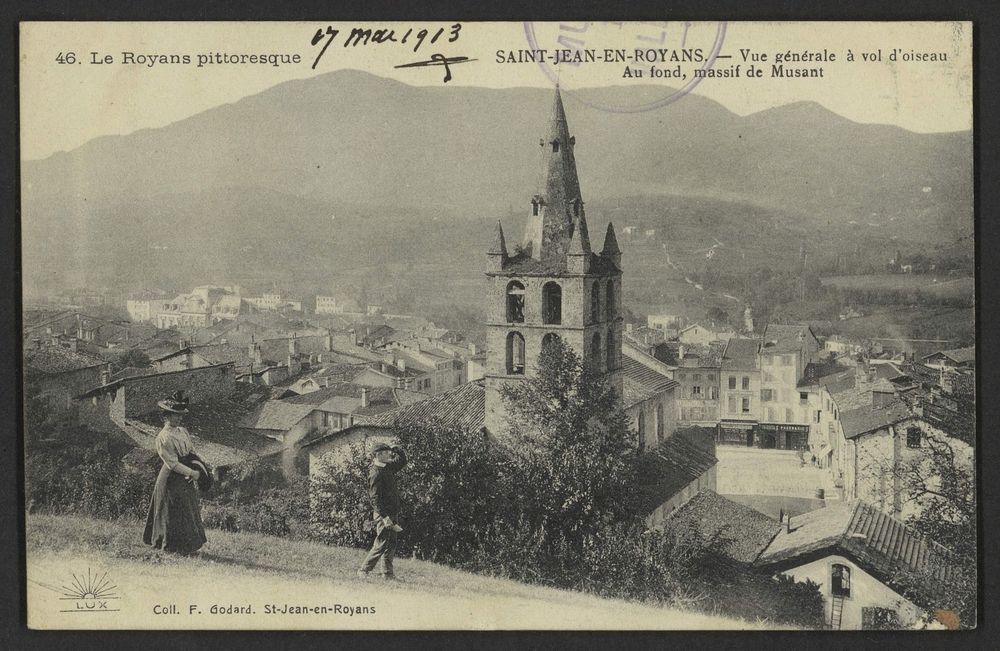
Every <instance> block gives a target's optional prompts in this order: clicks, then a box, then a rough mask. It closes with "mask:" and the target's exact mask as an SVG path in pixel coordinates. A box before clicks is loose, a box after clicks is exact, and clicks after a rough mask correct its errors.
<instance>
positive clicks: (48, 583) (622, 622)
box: [26, 515, 761, 630]
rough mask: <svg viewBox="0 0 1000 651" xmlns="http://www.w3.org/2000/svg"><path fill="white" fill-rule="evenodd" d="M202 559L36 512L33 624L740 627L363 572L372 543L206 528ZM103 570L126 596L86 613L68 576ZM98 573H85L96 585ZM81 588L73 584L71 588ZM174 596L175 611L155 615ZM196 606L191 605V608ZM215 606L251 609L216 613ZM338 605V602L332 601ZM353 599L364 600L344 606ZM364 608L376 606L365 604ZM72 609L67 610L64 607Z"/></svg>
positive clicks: (510, 584) (496, 586)
mask: <svg viewBox="0 0 1000 651" xmlns="http://www.w3.org/2000/svg"><path fill="white" fill-rule="evenodd" d="M208 536H209V544H208V545H207V546H206V547H205V549H204V550H203V552H202V553H201V554H200V555H199V556H198V557H195V558H179V557H176V556H170V555H164V554H161V553H159V552H156V551H153V550H151V549H149V548H147V547H145V546H144V545H142V543H141V542H140V537H141V526H140V524H139V523H136V522H106V521H97V520H92V519H87V518H81V517H72V516H47V515H30V516H28V518H27V535H26V538H27V541H28V549H27V559H28V562H27V576H28V604H29V619H28V623H29V626H31V627H32V628H81V629H96V628H104V629H106V628H137V627H139V628H142V627H155V628H172V629H209V628H220V627H229V628H244V629H281V628H284V629H287V628H292V629H338V630H340V629H433V628H450V629H455V628H460V629H487V630H489V629H738V628H761V625H760V624H759V623H753V624H751V623H747V622H741V621H738V620H734V619H729V618H725V617H716V616H710V615H702V614H695V613H690V612H686V611H683V610H676V609H668V608H655V607H651V606H642V605H637V604H632V603H627V602H624V601H616V600H608V599H599V598H597V597H593V596H590V595H585V594H582V593H575V592H569V591H564V590H554V589H549V588H541V587H536V586H530V585H525V584H521V583H517V582H514V581H508V580H503V579H492V578H487V577H482V576H477V575H473V574H468V573H465V572H460V571H457V570H453V569H450V568H448V567H445V566H442V565H436V564H434V563H429V562H424V561H416V560H412V559H400V560H398V561H397V565H396V571H397V573H398V574H399V575H400V577H401V578H402V579H403V580H402V581H400V582H398V583H390V584H387V583H383V582H381V581H378V580H376V579H368V580H363V579H359V578H357V577H356V576H355V575H354V570H355V568H356V567H357V564H358V563H359V562H360V560H361V558H362V555H363V553H362V552H361V551H359V550H355V549H345V548H339V547H327V546H324V545H318V544H314V543H305V542H297V541H288V540H284V539H280V538H274V537H269V536H262V535H256V534H233V533H226V532H222V531H209V534H208ZM88 571H89V572H90V574H91V576H94V575H95V574H96V573H100V575H101V576H104V574H105V573H107V577H108V578H110V579H111V580H112V581H113V584H114V589H113V590H112V592H113V593H114V595H115V596H117V597H119V598H118V599H109V600H106V603H107V604H109V610H110V609H114V608H117V609H119V610H118V612H104V613H102V612H79V611H78V610H77V609H76V608H75V606H76V604H77V603H85V602H83V601H79V600H74V599H72V598H70V599H65V598H63V597H64V593H66V592H67V590H66V589H64V586H73V585H75V583H74V575H75V576H76V577H77V579H78V580H80V578H81V577H84V576H85V575H87V573H88ZM88 581H89V582H91V583H93V582H95V581H96V580H88V579H82V580H80V582H81V583H82V584H83V585H84V586H86V585H87V583H88ZM73 590H74V588H72V587H70V589H69V592H72V591H73ZM171 604H173V605H176V606H177V611H178V614H166V615H157V614H154V612H153V611H154V606H160V607H164V606H169V605H171ZM192 605H193V606H194V607H195V613H194V614H188V613H189V607H190V606H192ZM212 605H223V606H228V605H236V606H249V608H250V609H252V610H253V612H252V613H242V614H215V615H213V614H212V613H211V606H212ZM269 605H273V606H274V608H272V609H271V610H275V609H278V610H280V609H281V608H282V607H283V606H285V605H288V606H308V607H315V606H326V607H327V608H328V611H327V612H326V613H320V614H317V613H309V614H305V613H301V614H299V613H280V614H270V613H269V612H268V606H269ZM337 605H340V606H341V609H340V610H341V612H334V610H335V606H337ZM344 606H348V607H353V608H355V614H353V615H351V614H347V613H345V612H343V611H344V608H343V607H344ZM359 606H362V607H364V606H367V607H368V608H369V609H373V610H374V612H372V611H371V610H369V612H367V613H365V612H359V611H358V610H357V608H358V607H359ZM63 610H67V611H69V612H60V611H63Z"/></svg>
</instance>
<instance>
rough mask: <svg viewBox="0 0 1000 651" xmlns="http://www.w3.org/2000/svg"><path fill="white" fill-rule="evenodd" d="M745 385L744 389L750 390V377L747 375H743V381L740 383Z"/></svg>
mask: <svg viewBox="0 0 1000 651" xmlns="http://www.w3.org/2000/svg"><path fill="white" fill-rule="evenodd" d="M740 386H742V387H743V390H744V391H749V390H750V378H749V377H748V376H746V375H744V376H743V383H742V384H741V385H740Z"/></svg>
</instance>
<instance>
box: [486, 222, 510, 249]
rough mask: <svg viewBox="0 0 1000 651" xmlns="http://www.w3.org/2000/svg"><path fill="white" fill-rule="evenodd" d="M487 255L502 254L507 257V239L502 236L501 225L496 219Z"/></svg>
mask: <svg viewBox="0 0 1000 651" xmlns="http://www.w3.org/2000/svg"><path fill="white" fill-rule="evenodd" d="M487 255H502V256H503V257H505V258H506V257H507V240H505V239H504V236H503V225H502V224H501V223H500V220H499V219H498V220H497V229H496V230H495V231H494V232H493V246H491V247H490V250H489V252H488V253H487Z"/></svg>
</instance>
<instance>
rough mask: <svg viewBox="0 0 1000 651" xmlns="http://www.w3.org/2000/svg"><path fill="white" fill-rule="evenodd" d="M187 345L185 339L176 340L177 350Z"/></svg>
mask: <svg viewBox="0 0 1000 651" xmlns="http://www.w3.org/2000/svg"><path fill="white" fill-rule="evenodd" d="M187 347H188V342H187V339H178V340H177V350H184V349H185V348H187Z"/></svg>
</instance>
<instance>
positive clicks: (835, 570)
mask: <svg viewBox="0 0 1000 651" xmlns="http://www.w3.org/2000/svg"><path fill="white" fill-rule="evenodd" d="M830 594H831V595H833V596H834V597H846V598H848V599H849V598H850V597H851V568H849V567H847V566H846V565H841V564H840V563H834V564H833V565H832V566H831V567H830Z"/></svg>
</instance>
